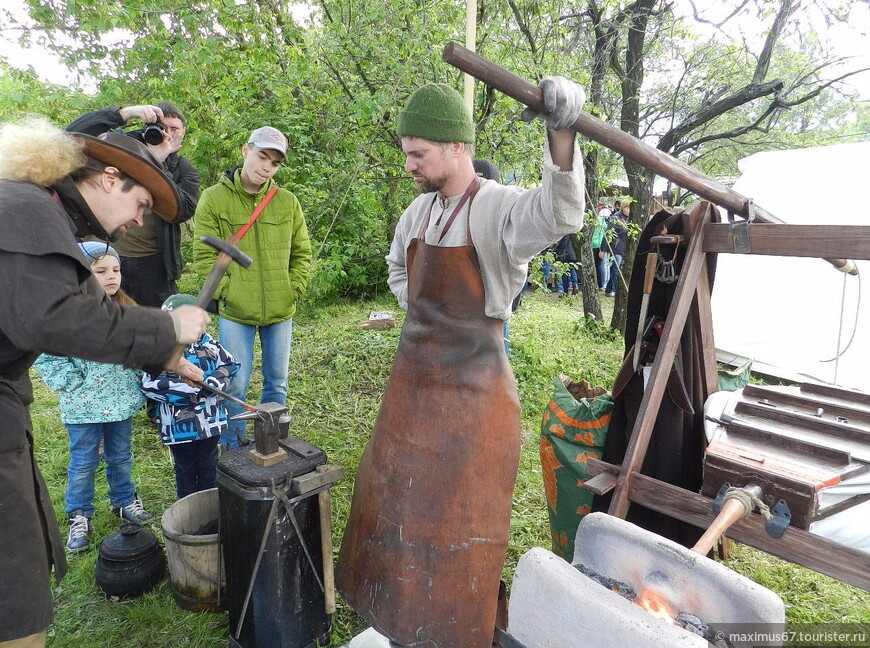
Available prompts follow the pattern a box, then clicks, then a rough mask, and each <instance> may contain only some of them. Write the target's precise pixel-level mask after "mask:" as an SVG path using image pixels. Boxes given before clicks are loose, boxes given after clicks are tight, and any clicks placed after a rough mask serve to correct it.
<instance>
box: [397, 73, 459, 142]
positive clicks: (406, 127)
mask: <svg viewBox="0 0 870 648" xmlns="http://www.w3.org/2000/svg"><path fill="white" fill-rule="evenodd" d="M396 132H397V133H398V135H399V137H422V138H423V139H427V140H432V141H433V142H466V143H468V144H472V143H473V142H474V124H473V123H472V121H471V115H469V114H468V109H467V108H466V107H465V102H464V101H463V100H462V95H460V94H459V93H458V92H456V90H454V89H453V88H451V87H450V86H448V85H446V84H444V83H427V84H426V85H424V86H421V87H419V88H417V90H415V91H414V94H412V95H411V98H410V99H408V104H407V105H406V106H405V109H404V110H403V111H402V112H400V113H399V127H398V128H397V129H396Z"/></svg>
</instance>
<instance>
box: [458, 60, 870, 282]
mask: <svg viewBox="0 0 870 648" xmlns="http://www.w3.org/2000/svg"><path fill="white" fill-rule="evenodd" d="M442 58H443V60H444V61H445V62H447V63H449V64H450V65H452V66H454V67H456V68H458V69H460V70H462V71H463V72H465V73H467V74H470V75H472V76H473V77H475V78H477V79H480V80H481V81H483V82H484V83H486V84H487V85H489V86H492V87H493V88H495V89H496V90H499V91H501V92H503V93H504V94H506V95H508V96H509V97H512V98H514V99H516V100H517V101H519V102H520V103H522V104H524V105H526V106H529V107H530V108H532V109H533V110H535V111H537V112H540V113H546V112H547V111H546V108H545V107H544V103H543V99H542V98H541V90H540V88H538V86H536V85H533V84H531V83H529V82H528V81H526V80H525V79H522V78H520V77H518V76H517V75H515V74H513V73H511V72H508V71H507V70H505V69H504V68H503V67H501V66H499V65H496V64H495V63H492V62H490V61H487V60H486V59H485V58H483V57H481V56H478V55H477V54H475V53H474V52H471V51H469V50H468V49H466V48H464V47H462V46H461V45H458V44H456V43H448V44H447V46H446V47H445V48H444V52H443V54H442ZM571 128H572V129H573V130H575V131H577V132H578V133H580V134H581V135H584V136H585V137H588V138H589V139H591V140H594V141H596V142H598V143H599V144H603V145H604V146H606V147H607V148H609V149H610V150H611V151H615V152H616V153H619V154H620V155H622V156H623V157H626V158H628V159H630V160H633V161H634V162H637V163H638V164H641V165H643V166H644V167H646V168H647V169H649V170H650V171H654V172H655V173H657V174H658V175H660V176H662V177H665V178H668V179H669V180H672V181H674V182H676V183H677V184H678V185H680V186H681V187H684V188H686V189H688V190H690V191H693V192H694V193H696V194H697V195H699V196H700V197H701V198H705V199H707V200H709V201H710V202H712V203H713V204H714V205H718V206H720V207H724V208H725V209H727V210H728V211H729V212H731V213H733V214H737V215H738V216H742V217H743V218H749V213H750V209H752V212H753V214H754V221H755V222H758V223H783V221H781V220H780V219H779V218H777V217H776V216H774V215H773V214H771V213H770V212H768V211H766V210H765V209H763V208H761V207H759V206H758V205H755V204H752V207H751V208H750V204H751V201H749V200H748V199H747V198H746V196H743V195H741V194H739V193H738V192H736V191H734V190H733V189H731V188H729V187H726V186H725V185H723V184H721V183H720V182H717V181H716V180H713V179H712V178H710V177H708V176H706V175H704V174H703V173H701V172H700V171H698V170H697V169H693V168H692V167H690V166H689V165H688V164H686V163H685V162H682V161H680V160H678V159H676V158H675V157H672V156H670V155H668V154H667V153H665V152H664V151H660V150H659V149H657V148H655V147H654V146H650V145H649V144H647V143H645V142H643V141H641V140H639V139H637V138H636V137H632V136H631V135H629V134H628V133H624V132H623V131H621V130H619V129H618V128H615V127H613V126H611V125H610V124H608V123H606V122H603V121H601V120H600V119H596V118H595V117H593V116H592V115H590V114H588V113H585V112H581V113H580V116H579V117H578V118H577V121H575V122H574V124H573V125H572V126H571ZM825 260H826V261H827V262H828V263H830V264H831V265H833V266H834V267H835V268H837V269H838V270H842V271H843V272H848V273H849V274H853V275H854V274H857V273H858V269H857V268H856V267H855V264H854V263H853V262H852V261H850V260H848V259H825Z"/></svg>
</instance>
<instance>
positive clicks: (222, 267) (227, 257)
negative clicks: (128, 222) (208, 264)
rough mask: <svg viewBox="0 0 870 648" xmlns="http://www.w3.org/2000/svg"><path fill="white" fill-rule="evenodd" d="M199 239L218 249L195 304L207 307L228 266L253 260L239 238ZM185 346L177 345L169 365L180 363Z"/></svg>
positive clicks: (249, 265)
mask: <svg viewBox="0 0 870 648" xmlns="http://www.w3.org/2000/svg"><path fill="white" fill-rule="evenodd" d="M199 240H200V241H202V242H203V243H205V244H206V245H210V246H212V247H213V248H214V249H216V250H217V251H218V255H217V259H215V262H214V265H213V266H212V268H211V271H210V272H209V273H208V277H206V278H205V282H204V283H203V284H202V288H201V289H200V291H199V294H198V295H197V296H196V302H195V304H194V305H195V306H199V307H200V308H202V309H205V308H206V307H207V306H208V305H209V302H211V300H212V297H214V293H215V290H217V287H218V284H219V283H220V282H221V279H223V277H224V275H225V274H226V273H227V268H228V267H229V265H230V263H232V262H234V261H235V262H236V263H238V264H239V265H240V266H242V267H243V268H250V267H251V263H253V260H252V259H251V257H249V256H248V255H247V254H245V253H244V252H242V251H241V250H240V249H239V248H238V247H236V245H235V243H236V241H237V239H236V238H235V237H230V238H229V239H228V240H226V241H222V240H221V239H219V238H217V237H216V236H211V235H209V234H204V235H203V236H200V237H199ZM185 347H186V345H184V344H179V345H178V346H177V347H175V352H174V353H173V354H172V359H171V360H170V364H169V365H167V366H170V367H174V366H176V365H177V364H178V361H179V359H180V358H181V354H182V353H183V352H184V349H185Z"/></svg>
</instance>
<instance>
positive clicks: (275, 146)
mask: <svg viewBox="0 0 870 648" xmlns="http://www.w3.org/2000/svg"><path fill="white" fill-rule="evenodd" d="M248 144H253V145H254V146H256V147H257V148H261V149H272V150H273V151H278V152H279V153H280V154H281V155H283V156H284V157H287V144H288V142H287V138H286V137H284V134H283V133H282V132H281V131H279V130H278V129H277V128H272V127H271V126H262V127H260V128H258V129H257V130H255V131H254V132H253V133H251V136H250V137H249V138H248Z"/></svg>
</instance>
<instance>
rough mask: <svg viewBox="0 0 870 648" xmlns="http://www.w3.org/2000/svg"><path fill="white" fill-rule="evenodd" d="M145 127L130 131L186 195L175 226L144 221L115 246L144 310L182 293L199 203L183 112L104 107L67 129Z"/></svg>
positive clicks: (171, 107) (167, 106) (162, 106)
mask: <svg viewBox="0 0 870 648" xmlns="http://www.w3.org/2000/svg"><path fill="white" fill-rule="evenodd" d="M133 119H138V120H141V121H142V122H143V124H144V126H143V127H141V128H138V129H135V130H126V131H123V132H126V134H127V135H130V136H131V137H134V138H135V139H137V140H139V141H140V142H142V143H143V144H145V145H146V146H147V147H148V150H149V151H150V152H151V153H152V155H154V157H155V158H157V160H158V161H159V162H161V163H162V164H163V168H164V169H165V170H166V172H167V174H168V175H169V176H170V177H171V178H172V180H173V182H174V183H175V185H176V187H177V188H178V191H179V193H180V194H181V209H180V211H179V215H178V218H177V219H176V220H175V221H174V222H171V223H170V222H168V221H164V220H161V219H160V218H157V217H155V216H154V215H153V214H148V215H146V216H145V223H144V224H143V226H142V227H140V228H134V229H132V230H130V231H128V232H127V234H126V235H125V236H124V238H123V239H122V240H120V241H116V242H114V247H115V249H116V250H117V251H118V253H119V254H120V256H121V275H122V284H123V288H124V290H125V291H126V292H127V294H129V295H130V296H131V297H133V299H135V300H136V302H138V303H139V304H140V305H143V306H154V307H156V308H159V307H160V306H161V305H162V304H163V302H164V301H165V300H166V298H167V297H169V296H170V295H173V294H175V293H176V292H178V289H177V288H176V285H175V280H176V279H178V277H180V276H181V268H182V260H181V228H180V226H179V225H180V223H183V222H185V221H187V220H189V219H190V218H191V217H193V214H194V212H195V211H196V203H197V200H198V199H199V172H198V171H197V170H196V169H195V168H194V166H193V165H192V164H191V163H190V162H189V161H188V160H187V158H185V157H184V156H182V155H179V154H178V151H179V150H181V147H182V144H183V143H184V135H185V128H186V122H185V120H184V116H183V115H182V114H181V111H180V110H179V109H178V107H177V106H176V105H175V104H173V103H170V102H168V101H161V102H160V103H158V104H156V105H141V106H124V107H120V106H119V107H114V108H104V109H103V110H97V111H94V112H91V113H88V114H86V115H83V116H81V117H79V118H78V119H76V120H75V121H74V122H73V123H71V124H70V125H69V126H67V130H68V131H73V132H77V133H86V134H88V135H100V134H102V133H105V132H107V131H111V130H120V129H121V127H122V126H124V125H125V124H127V122H129V121H130V120H133Z"/></svg>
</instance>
